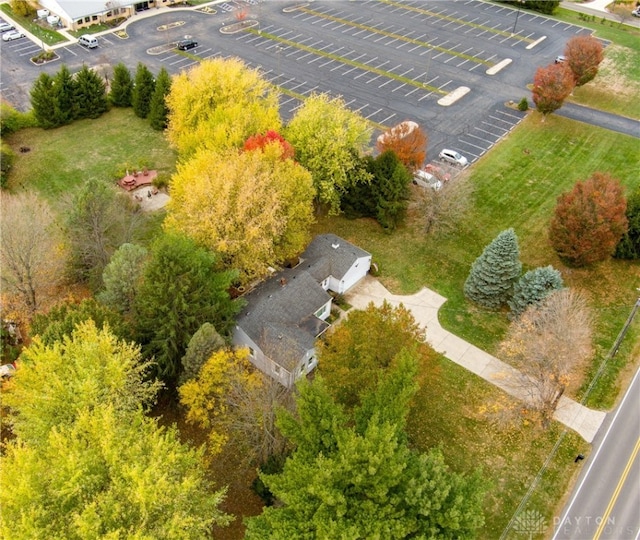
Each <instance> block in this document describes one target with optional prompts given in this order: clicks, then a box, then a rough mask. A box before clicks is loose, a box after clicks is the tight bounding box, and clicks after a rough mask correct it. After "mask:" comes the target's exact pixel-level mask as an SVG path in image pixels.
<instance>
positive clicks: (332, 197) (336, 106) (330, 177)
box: [284, 94, 371, 214]
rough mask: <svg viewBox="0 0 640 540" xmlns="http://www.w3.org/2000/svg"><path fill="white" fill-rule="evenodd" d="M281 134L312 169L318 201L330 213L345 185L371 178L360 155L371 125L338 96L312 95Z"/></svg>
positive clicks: (338, 207) (303, 163)
mask: <svg viewBox="0 0 640 540" xmlns="http://www.w3.org/2000/svg"><path fill="white" fill-rule="evenodd" d="M284 135H285V138H286V139H287V140H288V141H289V142H290V143H291V144H292V145H293V147H294V149H295V151H296V159H297V160H298V161H299V162H300V163H301V164H302V165H304V167H306V168H307V169H308V170H309V171H311V174H312V175H313V181H314V184H315V186H316V191H317V197H318V202H320V203H321V204H324V205H327V206H328V207H329V211H330V213H332V214H337V213H338V212H339V209H340V199H341V197H342V195H343V194H344V192H345V191H346V189H347V188H348V187H350V186H353V185H355V184H357V183H359V182H368V181H369V180H370V178H371V175H370V174H369V173H368V172H367V171H366V170H365V168H364V167H362V163H361V156H362V154H363V153H364V152H365V151H366V150H367V148H368V145H369V141H370V139H371V128H370V127H369V124H368V122H367V120H366V119H365V118H364V117H363V116H362V115H360V114H359V113H357V112H354V111H350V110H349V109H347V106H346V104H345V102H344V100H342V99H341V98H331V97H329V96H328V95H326V94H315V95H313V96H311V97H310V98H308V99H307V100H306V101H305V102H304V103H303V104H302V106H301V107H300V108H299V109H298V110H297V111H296V114H295V116H294V117H293V118H292V119H291V122H290V123H289V125H288V126H287V128H286V131H285V133H284Z"/></svg>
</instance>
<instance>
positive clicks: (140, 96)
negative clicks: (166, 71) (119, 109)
mask: <svg viewBox="0 0 640 540" xmlns="http://www.w3.org/2000/svg"><path fill="white" fill-rule="evenodd" d="M155 84H156V83H155V81H154V79H153V74H152V73H151V72H150V71H149V68H147V66H145V65H144V64H143V63H141V62H140V63H138V68H137V69H136V76H135V85H134V86H133V92H132V93H131V105H132V106H133V112H134V113H136V116H138V117H140V118H146V117H147V116H148V115H149V109H150V107H151V97H152V96H153V91H154V90H155Z"/></svg>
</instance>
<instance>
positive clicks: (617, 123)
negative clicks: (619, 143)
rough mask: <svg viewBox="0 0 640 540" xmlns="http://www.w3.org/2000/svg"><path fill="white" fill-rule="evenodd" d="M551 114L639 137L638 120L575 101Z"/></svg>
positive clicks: (639, 127) (639, 123) (639, 124)
mask: <svg viewBox="0 0 640 540" xmlns="http://www.w3.org/2000/svg"><path fill="white" fill-rule="evenodd" d="M553 114H557V115H558V116H564V117H565V118H570V119H571V120H577V121H579V122H584V123H586V124H591V125H594V126H599V127H602V128H605V129H610V130H611V131H617V132H618V133H624V134H626V135H631V136H632V137H639V138H640V122H639V121H638V120H634V119H632V118H627V117H625V116H619V115H617V114H612V113H608V112H605V111H599V110H598V109H591V108H589V107H585V106H583V105H576V104H575V103H565V104H564V105H563V106H562V107H560V109H558V110H557V111H555V112H554V113H553Z"/></svg>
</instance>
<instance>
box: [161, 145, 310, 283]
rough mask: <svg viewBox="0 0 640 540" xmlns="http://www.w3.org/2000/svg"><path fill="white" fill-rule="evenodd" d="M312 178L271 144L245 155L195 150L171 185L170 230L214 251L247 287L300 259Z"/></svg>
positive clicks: (306, 234)
mask: <svg viewBox="0 0 640 540" xmlns="http://www.w3.org/2000/svg"><path fill="white" fill-rule="evenodd" d="M314 194H315V192H314V189H313V181H312V179H311V174H310V173H309V172H308V171H307V170H306V169H305V168H304V167H302V166H301V165H299V164H298V163H296V162H295V161H293V160H292V159H282V146H281V145H280V144H279V143H277V142H275V143H271V144H268V145H266V146H265V147H264V148H262V149H260V148H259V149H256V150H252V151H249V152H239V151H237V150H233V149H232V150H227V151H225V152H218V153H217V152H212V151H210V150H204V149H203V150H201V151H199V152H198V153H197V154H196V155H195V156H194V157H193V158H192V159H190V160H189V161H188V162H186V163H184V164H182V165H181V166H179V167H178V172H177V173H176V174H175V175H174V177H173V179H172V184H171V202H170V203H169V206H168V213H167V217H166V219H165V228H166V229H167V230H173V231H179V232H181V233H183V234H185V235H187V236H189V237H191V238H192V239H194V240H195V241H196V242H197V243H198V244H200V245H203V246H206V247H207V248H209V249H211V250H213V251H215V252H217V253H218V254H219V255H220V256H221V257H222V260H223V262H224V263H225V265H226V266H227V267H229V268H233V269H236V270H238V271H239V275H240V276H239V279H240V281H241V282H242V283H247V282H249V281H251V280H252V279H254V278H257V277H261V276H263V275H265V274H266V273H267V271H268V268H269V266H277V265H278V264H279V263H282V262H283V261H285V260H287V259H289V258H291V257H293V256H295V255H297V254H299V253H300V252H301V251H302V250H303V249H304V247H305V246H306V244H307V243H308V241H309V236H310V234H309V226H310V225H311V223H312V221H313V198H314Z"/></svg>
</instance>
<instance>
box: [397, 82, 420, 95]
mask: <svg viewBox="0 0 640 540" xmlns="http://www.w3.org/2000/svg"><path fill="white" fill-rule="evenodd" d="M405 86H407V83H402V84H401V85H400V86H396V87H395V88H394V89H393V90H391V93H393V92H395V91H396V90H400V89H401V88H404V87H405ZM416 90H417V89H416Z"/></svg>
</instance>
